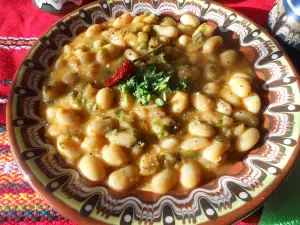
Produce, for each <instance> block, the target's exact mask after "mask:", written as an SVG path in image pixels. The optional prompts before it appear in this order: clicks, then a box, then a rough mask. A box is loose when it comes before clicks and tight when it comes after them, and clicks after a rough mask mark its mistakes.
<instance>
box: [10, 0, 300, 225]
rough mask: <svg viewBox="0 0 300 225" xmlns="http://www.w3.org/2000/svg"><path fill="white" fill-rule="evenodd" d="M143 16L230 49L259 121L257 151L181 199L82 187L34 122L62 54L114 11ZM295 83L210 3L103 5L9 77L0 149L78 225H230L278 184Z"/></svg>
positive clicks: (288, 156)
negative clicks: (168, 19)
mask: <svg viewBox="0 0 300 225" xmlns="http://www.w3.org/2000/svg"><path fill="white" fill-rule="evenodd" d="M145 10H148V11H150V12H151V13H155V14H157V15H171V16H173V17H174V18H176V19H178V18H179V17H180V15H182V14H183V13H191V14H194V15H196V16H198V17H199V18H200V20H201V21H208V23H209V24H210V25H211V26H213V27H214V28H215V31H214V34H218V35H221V36H222V37H223V38H224V40H225V42H227V43H230V44H231V46H232V47H233V48H237V49H239V51H240V52H241V54H244V55H245V56H246V57H247V58H248V60H249V61H250V63H251V64H252V66H253V68H254V71H255V73H256V75H257V77H256V80H255V85H257V86H258V87H259V88H260V90H261V93H260V94H261V98H262V102H263V104H264V105H263V116H262V118H261V129H262V134H261V139H260V142H259V144H258V145H257V148H256V149H255V150H253V151H252V152H251V153H249V154H248V155H247V156H246V157H245V158H244V160H243V161H241V162H239V163H236V164H235V165H234V166H232V167H231V168H230V169H229V170H228V171H227V172H226V174H223V175H222V176H220V177H218V178H217V179H215V180H213V181H212V182H210V183H208V184H205V185H202V186H200V187H197V188H195V189H194V190H191V191H188V192H185V193H172V194H169V195H157V194H153V193H150V192H145V191H134V190H132V191H130V192H127V193H116V192H114V191H112V190H111V189H109V188H107V187H104V186H90V185H88V184H87V183H86V182H84V181H83V180H82V179H81V177H80V175H79V173H78V171H77V170H75V169H72V168H70V167H68V166H66V165H64V164H62V163H61V161H60V160H59V158H58V157H57V155H56V151H55V148H54V147H53V146H52V145H51V144H50V142H48V141H47V139H46V138H45V134H44V132H45V129H44V123H43V120H42V118H41V116H40V111H39V110H40V104H39V102H40V100H41V87H42V80H43V78H44V77H45V76H47V75H48V72H47V71H48V69H49V67H50V66H51V64H52V63H53V62H54V60H55V59H56V58H57V56H58V55H59V54H60V50H61V49H62V47H63V46H64V45H65V44H67V43H69V42H70V41H71V40H72V38H74V37H75V36H76V35H78V34H80V33H81V32H83V31H84V30H86V29H87V28H88V27H89V26H90V25H92V24H95V23H101V22H103V21H106V20H110V19H113V18H114V17H116V16H119V15H120V14H122V13H124V12H130V13H133V14H139V13H142V12H143V11H145ZM299 102H300V93H299V77H298V74H297V72H296V71H295V70H294V67H293V66H292V65H291V63H290V60H289V59H288V58H287V56H286V55H285V53H284V52H283V50H282V49H281V48H280V46H279V45H278V44H277V43H276V41H274V40H273V38H272V37H271V36H270V35H269V34H267V33H266V32H265V31H264V30H263V29H261V28H260V27H259V26H258V25H257V24H255V23H254V22H252V21H250V20H249V19H247V18H245V17H244V16H243V15H241V14H239V13H237V12H235V11H233V10H231V9H228V8H226V7H223V6H221V5H220V4H218V3H213V2H211V1H207V2H205V1H185V0H181V1H172V0H171V1H161V0H143V1H139V0H124V1H121V0H110V1H109V2H105V1H101V2H95V3H92V4H90V5H87V6H85V7H84V8H81V9H79V10H77V11H75V12H73V13H71V14H69V15H67V16H66V17H65V18H63V19H62V20H61V21H59V22H58V23H56V24H55V25H53V26H52V27H51V28H50V29H49V30H48V32H46V33H45V34H44V36H42V37H41V38H40V39H39V40H38V41H37V42H36V44H35V45H34V46H33V47H32V50H31V51H30V52H29V54H28V55H27V56H26V58H25V60H24V61H23V63H22V64H21V66H20V68H19V70H18V71H17V73H16V75H15V77H14V81H13V84H12V89H11V93H10V96H9V103H8V107H7V127H8V131H9V140H10V143H11V146H12V149H13V152H14V155H15V158H16V160H17V162H18V164H19V166H20V168H21V170H22V171H23V173H24V175H25V176H26V178H27V180H28V182H29V183H30V184H31V185H32V187H33V188H34V189H35V190H36V191H37V192H38V193H39V194H40V195H41V196H42V197H43V198H45V199H46V200H47V201H48V202H49V203H50V204H51V205H52V206H53V207H54V208H55V209H56V210H58V211H59V212H60V213H62V214H63V215H65V216H67V217H69V218H71V219H72V220H74V221H76V222H77V223H79V224H89V225H92V224H122V225H125V224H126V225H129V224H231V223H233V222H234V221H237V220H239V219H241V218H243V217H244V216H246V215H248V214H249V213H250V212H252V211H253V210H255V209H256V208H257V207H259V206H260V205H261V204H262V203H263V202H264V201H265V200H266V199H267V198H268V196H270V194H272V193H273V192H274V191H275V190H276V189H277V187H278V186H279V185H280V184H281V183H283V181H284V179H285V178H286V176H287V175H288V173H289V171H290V170H291V168H292V165H293V164H294V162H295V160H296V158H297V155H298V151H299V144H298V143H299V132H300V105H299Z"/></svg>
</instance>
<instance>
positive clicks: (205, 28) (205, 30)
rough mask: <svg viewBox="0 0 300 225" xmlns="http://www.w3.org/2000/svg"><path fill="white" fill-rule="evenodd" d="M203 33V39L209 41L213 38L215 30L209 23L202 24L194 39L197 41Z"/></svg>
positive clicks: (194, 34)
mask: <svg viewBox="0 0 300 225" xmlns="http://www.w3.org/2000/svg"><path fill="white" fill-rule="evenodd" d="M200 33H201V38H204V39H208V38H210V37H211V36H212V33H213V28H212V27H211V26H209V25H208V24H207V23H202V24H201V25H200V26H199V27H198V28H197V29H196V30H195V32H194V33H193V38H194V39H195V38H196V37H197V36H199V34H200Z"/></svg>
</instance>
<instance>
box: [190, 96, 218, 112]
mask: <svg viewBox="0 0 300 225" xmlns="http://www.w3.org/2000/svg"><path fill="white" fill-rule="evenodd" d="M191 102H192V105H193V106H194V107H195V108H196V109H197V110H198V111H200V112H204V111H209V110H211V109H213V108H214V107H215V104H214V102H213V101H212V100H211V99H210V98H209V97H207V96H206V95H203V94H200V93H199V92H196V93H194V94H193V95H192V96H191Z"/></svg>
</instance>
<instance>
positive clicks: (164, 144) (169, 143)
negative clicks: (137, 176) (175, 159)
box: [160, 138, 179, 152]
mask: <svg viewBox="0 0 300 225" xmlns="http://www.w3.org/2000/svg"><path fill="white" fill-rule="evenodd" d="M178 146H179V141H178V140H177V139H176V138H165V139H163V140H162V141H161V142H160V147H161V148H163V149H165V150H167V151H168V152H176V151H177V147H178Z"/></svg>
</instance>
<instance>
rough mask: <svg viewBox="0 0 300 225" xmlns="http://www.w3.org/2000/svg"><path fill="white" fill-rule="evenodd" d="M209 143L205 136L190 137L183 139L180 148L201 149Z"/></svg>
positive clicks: (187, 149)
mask: <svg viewBox="0 0 300 225" xmlns="http://www.w3.org/2000/svg"><path fill="white" fill-rule="evenodd" d="M208 145H209V141H208V139H207V138H205V137H191V138H187V139H185V140H184V141H183V142H182V143H181V146H180V148H181V149H182V150H184V151H195V150H199V149H203V148H205V147H207V146H208Z"/></svg>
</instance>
